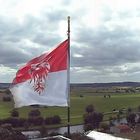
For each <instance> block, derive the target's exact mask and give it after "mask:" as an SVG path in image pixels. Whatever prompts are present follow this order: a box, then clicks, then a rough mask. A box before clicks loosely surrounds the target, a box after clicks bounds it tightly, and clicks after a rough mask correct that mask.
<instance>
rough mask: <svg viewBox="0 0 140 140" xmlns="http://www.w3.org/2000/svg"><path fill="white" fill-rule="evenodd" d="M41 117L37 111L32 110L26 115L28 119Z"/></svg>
mask: <svg viewBox="0 0 140 140" xmlns="http://www.w3.org/2000/svg"><path fill="white" fill-rule="evenodd" d="M40 115H41V113H40V111H39V110H38V109H33V110H31V111H30V112H29V113H28V116H29V117H39V116H40Z"/></svg>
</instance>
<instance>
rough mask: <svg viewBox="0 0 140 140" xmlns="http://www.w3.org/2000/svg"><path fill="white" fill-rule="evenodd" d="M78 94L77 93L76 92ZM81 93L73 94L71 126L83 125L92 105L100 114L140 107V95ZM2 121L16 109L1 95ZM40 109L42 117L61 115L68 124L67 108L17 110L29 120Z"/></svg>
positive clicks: (0, 113) (0, 116)
mask: <svg viewBox="0 0 140 140" xmlns="http://www.w3.org/2000/svg"><path fill="white" fill-rule="evenodd" d="M79 91H80V90H79ZM76 92H77V91H76ZM80 93H81V92H77V93H72V94H71V108H70V109H71V124H81V123H83V114H84V113H85V107H86V106H87V105H89V104H92V105H93V106H94V107H95V109H96V110H97V111H99V112H102V113H105V112H112V111H113V110H114V109H115V110H120V109H122V108H129V107H131V108H136V107H138V106H139V105H140V103H139V100H140V94H139V93H133V94H132V93H131V94H130V93H129V94H128V93H127V94H110V93H109V94H110V97H106V98H105V97H104V95H103V94H100V93H98V94H96V95H95V94H94V93H92V92H88V91H86V92H82V94H80ZM0 94H1V98H0V100H1V101H0V110H1V111H0V119H4V118H8V117H9V116H10V112H11V110H13V108H14V104H13V101H11V102H4V101H2V96H3V95H2V94H4V93H0ZM33 108H34V109H36V108H39V110H40V111H41V116H42V117H44V118H45V117H51V116H54V115H59V116H60V118H61V120H62V123H63V124H65V123H66V122H67V108H66V107H22V108H19V109H17V110H18V112H19V117H21V118H27V117H28V112H29V111H30V110H32V109H33Z"/></svg>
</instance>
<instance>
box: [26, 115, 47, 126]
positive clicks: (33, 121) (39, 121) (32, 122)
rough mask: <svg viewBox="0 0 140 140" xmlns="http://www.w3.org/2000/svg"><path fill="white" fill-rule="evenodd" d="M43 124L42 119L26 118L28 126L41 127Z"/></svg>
mask: <svg viewBox="0 0 140 140" xmlns="http://www.w3.org/2000/svg"><path fill="white" fill-rule="evenodd" d="M43 122H44V119H43V117H30V118H28V124H29V125H34V126H37V125H42V124H43Z"/></svg>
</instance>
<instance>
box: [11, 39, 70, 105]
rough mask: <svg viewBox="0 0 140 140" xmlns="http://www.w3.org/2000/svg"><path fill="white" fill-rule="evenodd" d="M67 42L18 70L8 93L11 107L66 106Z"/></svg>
mask: <svg viewBox="0 0 140 140" xmlns="http://www.w3.org/2000/svg"><path fill="white" fill-rule="evenodd" d="M68 59H69V57H68V40H65V41H64V42H62V43H61V44H59V45H58V46H57V47H56V48H55V49H54V50H52V51H51V52H50V53H45V54H42V55H41V56H39V57H36V58H34V59H32V60H31V61H29V62H28V63H27V64H26V65H25V66H24V67H22V68H21V69H19V70H18V72H17V74H16V77H15V78H14V80H13V83H12V86H11V87H10V91H11V92H12V95H13V98H14V101H15V107H22V106H29V105H37V104H38V105H44V106H68V65H69V64H68V63H69V60H68Z"/></svg>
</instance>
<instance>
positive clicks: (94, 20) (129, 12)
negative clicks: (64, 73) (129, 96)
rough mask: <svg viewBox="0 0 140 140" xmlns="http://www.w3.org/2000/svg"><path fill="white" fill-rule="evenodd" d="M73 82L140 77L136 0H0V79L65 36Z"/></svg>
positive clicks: (139, 6)
mask: <svg viewBox="0 0 140 140" xmlns="http://www.w3.org/2000/svg"><path fill="white" fill-rule="evenodd" d="M67 16H70V17H71V75H70V79H71V82H72V83H89V82H93V83H95V82H118V81H139V82H140V1H139V0H88V1H87V0H55V1H54V0H0V82H11V81H12V79H13V78H14V76H15V73H16V72H17V70H18V68H20V67H21V66H23V65H24V64H25V63H26V62H28V61H29V60H30V59H32V58H34V57H36V56H39V55H40V54H42V53H43V52H46V51H48V50H50V49H52V48H54V47H55V46H56V45H57V44H59V43H60V42H62V41H63V40H65V39H66V38H67Z"/></svg>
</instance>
